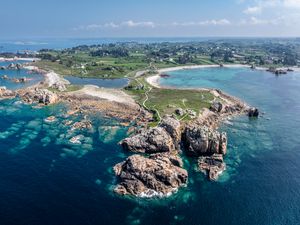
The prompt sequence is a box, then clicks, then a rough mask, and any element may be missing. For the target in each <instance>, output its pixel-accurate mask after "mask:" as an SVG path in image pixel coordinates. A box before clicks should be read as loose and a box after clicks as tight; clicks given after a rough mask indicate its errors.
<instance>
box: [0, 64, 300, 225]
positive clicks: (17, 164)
mask: <svg viewBox="0 0 300 225" xmlns="http://www.w3.org/2000/svg"><path fill="white" fill-rule="evenodd" d="M161 84H162V85H165V86H175V87H180V88H197V87H213V88H220V89H222V90H224V91H226V92H227V93H229V94H232V95H235V96H237V97H240V98H241V99H243V100H245V101H246V102H248V103H249V104H251V105H253V106H256V107H258V108H259V109H260V111H261V112H263V113H264V114H263V115H262V116H261V117H260V118H258V119H248V118H247V117H246V116H240V117H236V118H232V119H230V120H229V121H228V122H227V123H225V124H223V125H222V126H221V128H220V129H221V130H225V131H226V132H227V133H228V138H229V148H228V155H227V156H226V159H225V160H226V163H227V170H226V172H225V173H224V174H223V175H222V176H221V177H220V180H219V181H218V182H209V181H207V180H206V178H205V177H204V176H203V175H202V174H201V173H198V172H196V171H195V160H193V159H189V158H185V157H184V162H185V168H186V169H188V171H189V183H188V185H187V187H185V188H182V189H180V190H179V191H178V193H176V194H174V195H173V196H171V197H169V198H165V199H154V200H149V199H134V198H122V197H119V196H116V195H115V194H113V192H112V191H111V189H112V187H113V185H114V184H115V178H114V175H113V173H112V167H113V166H114V165H115V164H116V163H118V162H120V161H122V160H124V159H125V158H126V157H127V156H128V155H129V154H128V153H126V152H124V151H123V150H122V149H121V148H120V147H119V146H118V144H117V143H118V141H119V140H121V139H122V138H123V137H125V136H126V132H127V129H126V128H125V127H122V126H120V125H119V123H118V121H116V120H113V119H107V118H105V117H103V116H102V115H101V114H99V115H93V116H91V118H90V119H91V120H92V121H93V125H94V126H93V130H92V131H90V132H78V131H70V129H69V127H67V126H65V125H63V124H64V121H66V120H72V121H74V122H75V121H78V120H81V119H82V118H81V117H80V116H71V117H69V118H66V116H65V115H66V111H67V110H68V109H67V107H66V106H65V105H63V104H59V105H55V106H47V107H44V108H36V107H33V106H30V105H25V104H23V103H21V102H20V101H19V100H18V99H13V100H2V101H0V118H1V120H0V168H1V169H0V180H1V182H0V224H1V225H2V224H3V225H40V224H43V225H63V224H64V225H69V224H72V225H77V224H78V225H82V224H92V225H96V224H149V225H157V224H191V225H198V224H199V225H201V224H203V225H211V224H213V225H228V224H229V225H231V224H232V225H240V224H245V225H247V224H249V225H252V224H259V225H261V224H262V225H282V224H289V225H290V224H291V225H297V224H299V221H300V191H299V190H300V139H299V137H300V116H299V115H300V102H299V99H300V91H299V90H300V73H297V72H294V73H289V74H288V75H283V76H278V77H277V76H274V75H273V74H271V73H267V72H263V71H256V70H255V71H251V70H249V69H246V68H214V69H198V70H182V71H175V72H170V77H168V78H162V80H161ZM51 115H54V116H56V117H57V120H56V121H54V122H53V123H49V122H46V121H45V120H44V119H45V118H47V117H48V116H51ZM79 134H82V135H83V136H82V137H81V139H80V140H81V143H80V144H72V143H71V142H70V141H69V139H70V138H72V137H74V136H76V135H79Z"/></svg>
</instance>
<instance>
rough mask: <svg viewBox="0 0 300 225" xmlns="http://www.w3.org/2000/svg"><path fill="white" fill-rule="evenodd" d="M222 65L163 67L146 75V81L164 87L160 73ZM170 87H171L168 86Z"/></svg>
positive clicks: (239, 65)
mask: <svg viewBox="0 0 300 225" xmlns="http://www.w3.org/2000/svg"><path fill="white" fill-rule="evenodd" d="M219 67H220V65H217V64H213V65H191V66H177V67H169V68H163V69H159V70H158V73H157V74H155V75H152V76H149V77H146V79H145V80H146V81H147V83H148V84H150V85H151V86H153V87H155V88H163V87H162V86H161V85H160V83H159V79H160V78H161V77H160V75H161V74H162V73H168V72H173V71H178V70H193V69H204V68H219ZM223 67H224V68H240V67H241V68H251V66H249V65H243V64H233V65H223ZM168 88H170V87H168Z"/></svg>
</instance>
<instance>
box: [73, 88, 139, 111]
mask: <svg viewBox="0 0 300 225" xmlns="http://www.w3.org/2000/svg"><path fill="white" fill-rule="evenodd" d="M71 94H74V95H89V96H92V97H98V98H101V99H105V100H109V101H113V102H118V103H123V104H126V105H132V106H133V105H134V106H136V103H135V101H134V100H133V98H132V97H131V96H129V95H127V94H126V93H124V92H123V91H121V90H118V89H109V88H100V87H98V86H96V85H85V86H84V87H83V88H82V89H80V90H78V91H74V92H72V93H71Z"/></svg>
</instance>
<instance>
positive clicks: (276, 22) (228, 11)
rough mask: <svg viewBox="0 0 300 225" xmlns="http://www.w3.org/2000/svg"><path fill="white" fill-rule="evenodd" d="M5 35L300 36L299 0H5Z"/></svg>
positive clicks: (1, 23) (0, 19)
mask: <svg viewBox="0 0 300 225" xmlns="http://www.w3.org/2000/svg"><path fill="white" fill-rule="evenodd" d="M0 28H1V33H0V34H1V35H0V36H1V37H0V38H31V37H176V36H177V37H185V36H187V37H190V36H194V37H201V36H205V37H207V36H300V0H107V1H104V0H64V1H62V0H60V1H58V0H51V1H50V0H48V1H47V0H43V1H42V0H26V1H23V0H9V1H8V0H6V1H3V2H2V3H1V12H0Z"/></svg>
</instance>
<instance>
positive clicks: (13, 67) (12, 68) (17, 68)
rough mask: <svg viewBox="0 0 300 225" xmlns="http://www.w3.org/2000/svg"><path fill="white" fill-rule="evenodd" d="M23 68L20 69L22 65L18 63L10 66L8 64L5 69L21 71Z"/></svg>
mask: <svg viewBox="0 0 300 225" xmlns="http://www.w3.org/2000/svg"><path fill="white" fill-rule="evenodd" d="M22 68H23V67H22V65H21V64H20V63H16V64H14V63H11V64H9V65H8V66H7V67H6V69H8V70H20V69H22Z"/></svg>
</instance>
